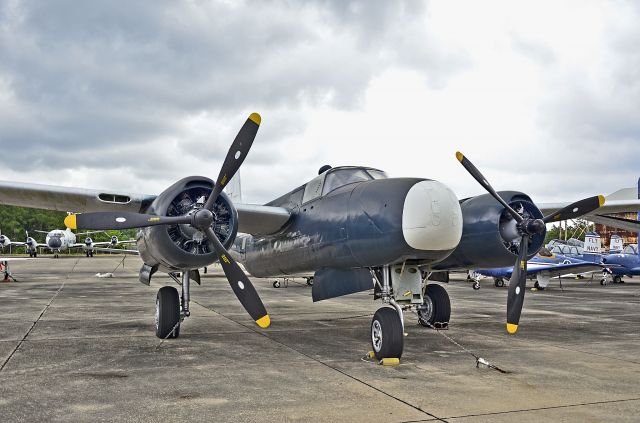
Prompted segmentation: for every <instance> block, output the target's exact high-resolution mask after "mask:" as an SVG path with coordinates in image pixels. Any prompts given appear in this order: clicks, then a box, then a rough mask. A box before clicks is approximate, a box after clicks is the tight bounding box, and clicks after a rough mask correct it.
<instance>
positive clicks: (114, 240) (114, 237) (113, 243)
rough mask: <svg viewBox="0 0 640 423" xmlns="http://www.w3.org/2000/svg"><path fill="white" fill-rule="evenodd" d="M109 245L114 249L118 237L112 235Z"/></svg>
mask: <svg viewBox="0 0 640 423" xmlns="http://www.w3.org/2000/svg"><path fill="white" fill-rule="evenodd" d="M111 245H112V246H114V247H115V246H116V245H118V237H117V236H115V235H113V236H112V237H111Z"/></svg>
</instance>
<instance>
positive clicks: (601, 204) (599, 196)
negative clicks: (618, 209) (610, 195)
mask: <svg viewBox="0 0 640 423" xmlns="http://www.w3.org/2000/svg"><path fill="white" fill-rule="evenodd" d="M604 203H605V199H604V195H598V204H600V207H602V206H604Z"/></svg>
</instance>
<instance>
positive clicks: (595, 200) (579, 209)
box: [542, 195, 604, 223]
mask: <svg viewBox="0 0 640 423" xmlns="http://www.w3.org/2000/svg"><path fill="white" fill-rule="evenodd" d="M603 205H604V195H596V196H594V197H589V198H585V199H584V200H580V201H576V202H575V203H573V204H569V205H568V206H567V207H565V208H563V209H561V210H558V211H556V212H555V213H552V214H550V215H548V216H545V217H543V218H542V221H543V222H544V223H551V222H559V221H561V220H569V219H575V218H578V217H580V216H584V215H585V214H587V213H591V212H592V211H594V210H595V209H598V208H600V207H602V206H603Z"/></svg>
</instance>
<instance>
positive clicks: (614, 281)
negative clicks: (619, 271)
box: [613, 275, 622, 283]
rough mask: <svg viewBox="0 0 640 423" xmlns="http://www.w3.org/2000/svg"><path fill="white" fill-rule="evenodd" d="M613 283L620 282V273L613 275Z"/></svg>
mask: <svg viewBox="0 0 640 423" xmlns="http://www.w3.org/2000/svg"><path fill="white" fill-rule="evenodd" d="M613 283H622V276H620V275H615V276H614V277H613Z"/></svg>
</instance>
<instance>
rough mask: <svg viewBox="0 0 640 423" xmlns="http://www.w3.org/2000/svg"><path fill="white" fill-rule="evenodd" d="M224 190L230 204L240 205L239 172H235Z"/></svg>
mask: <svg viewBox="0 0 640 423" xmlns="http://www.w3.org/2000/svg"><path fill="white" fill-rule="evenodd" d="M224 190H225V192H226V193H227V195H228V196H229V198H230V199H231V201H232V202H234V203H242V184H241V183H240V171H239V170H238V172H236V174H235V175H234V176H233V178H231V180H230V181H229V183H228V184H227V186H226V187H225V189H224Z"/></svg>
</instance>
